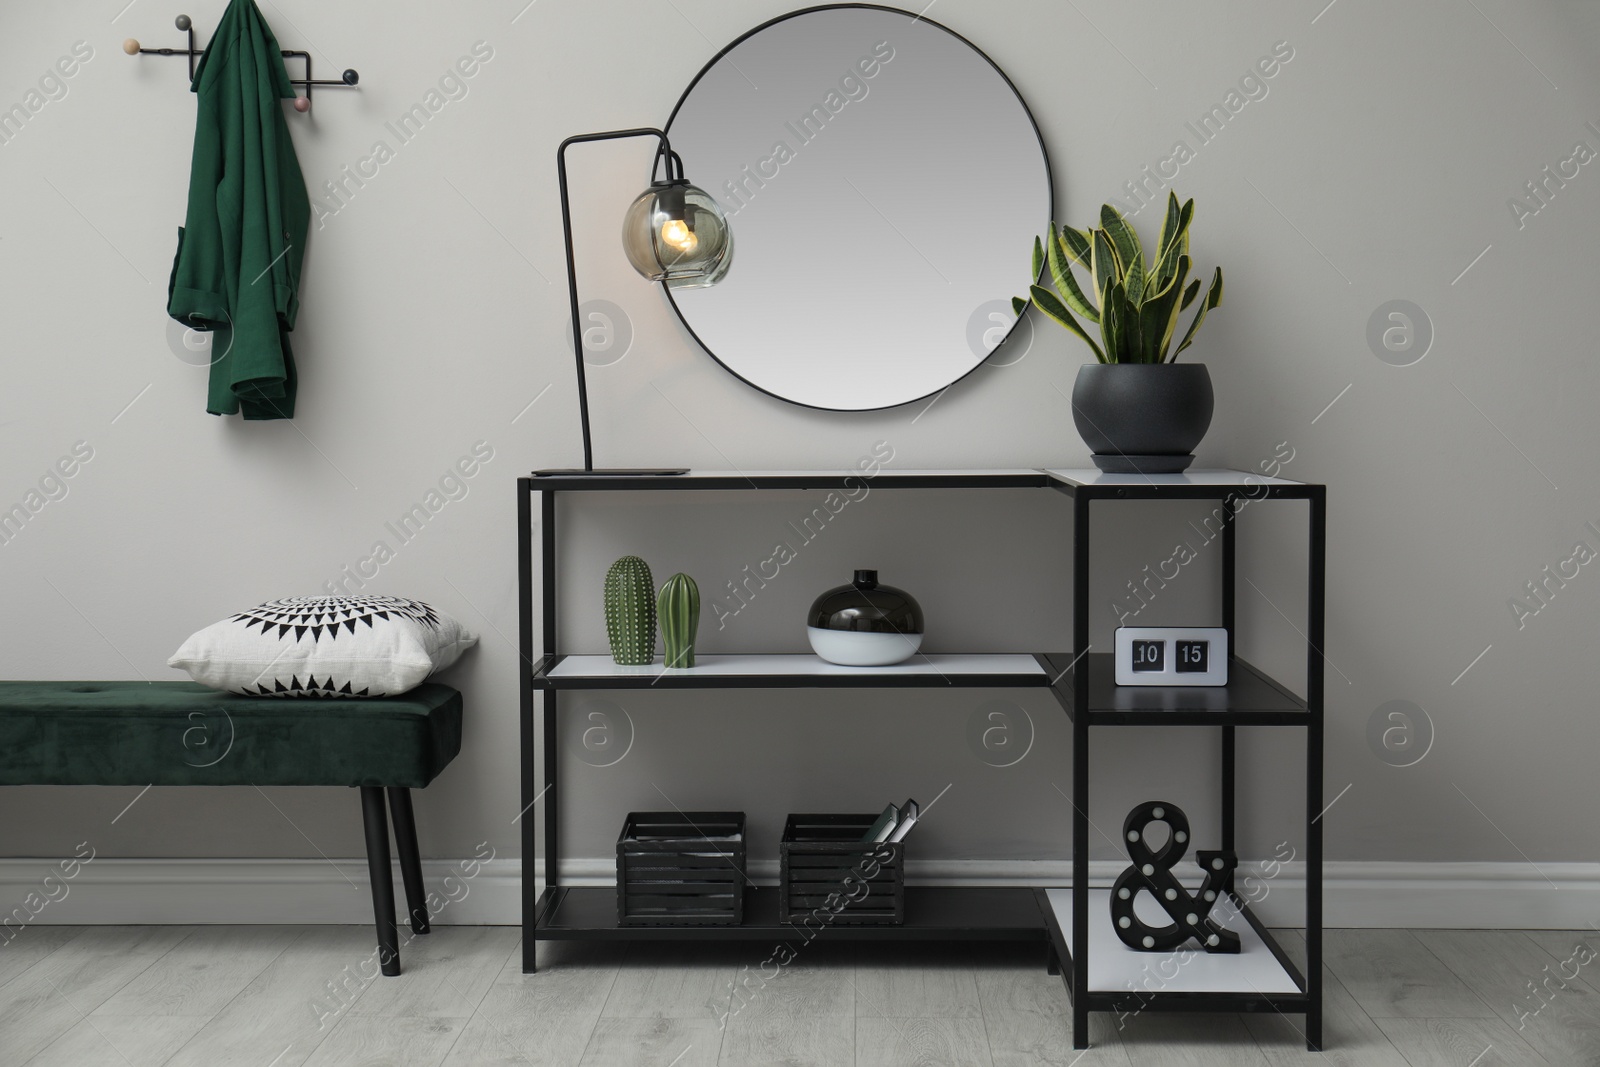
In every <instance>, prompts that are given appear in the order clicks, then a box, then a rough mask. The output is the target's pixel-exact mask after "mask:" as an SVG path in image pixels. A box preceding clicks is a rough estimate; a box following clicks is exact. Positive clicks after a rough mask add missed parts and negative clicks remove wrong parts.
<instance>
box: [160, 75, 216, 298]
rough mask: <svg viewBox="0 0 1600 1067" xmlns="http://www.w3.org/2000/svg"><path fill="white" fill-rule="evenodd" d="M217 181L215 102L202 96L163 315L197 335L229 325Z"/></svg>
mask: <svg viewBox="0 0 1600 1067" xmlns="http://www.w3.org/2000/svg"><path fill="white" fill-rule="evenodd" d="M221 180H222V131H221V129H220V127H219V125H218V122H217V113H216V101H215V100H214V99H213V98H210V97H205V96H202V97H201V98H200V101H199V115H198V119H197V121H196V123H195V134H194V155H193V158H192V159H191V161H190V164H189V208H188V212H187V214H186V215H185V218H184V224H183V225H182V226H180V227H179V228H178V252H177V255H176V256H175V257H173V261H172V277H171V279H170V280H169V282H168V284H167V314H169V315H171V316H172V317H173V318H175V319H177V320H178V321H179V322H181V323H183V324H184V325H185V326H190V327H193V328H195V329H199V330H211V329H215V328H217V327H218V326H227V325H228V324H229V323H230V319H229V316H228V293H227V281H226V278H225V276H224V274H223V268H222V229H221V224H220V221H219V219H218V217H217V185H218V183H219V182H221Z"/></svg>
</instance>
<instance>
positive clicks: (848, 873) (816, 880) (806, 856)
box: [778, 814, 906, 925]
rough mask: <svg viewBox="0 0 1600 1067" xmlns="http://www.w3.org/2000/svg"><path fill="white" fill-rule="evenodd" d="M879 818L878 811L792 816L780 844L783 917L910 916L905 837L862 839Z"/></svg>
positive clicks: (894, 919) (853, 919)
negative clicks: (872, 812) (900, 838)
mask: <svg viewBox="0 0 1600 1067" xmlns="http://www.w3.org/2000/svg"><path fill="white" fill-rule="evenodd" d="M877 821H878V816H877V815H875V814H874V815H791V816H789V818H788V820H787V821H786V822H785V823H784V826H783V840H782V841H781V842H780V843H779V845H778V866H779V881H778V917H779V918H780V919H781V920H782V921H784V922H787V923H801V922H807V921H809V920H813V919H814V920H815V921H818V922H821V923H823V924H828V923H862V924H871V923H876V924H888V925H898V924H900V923H902V922H904V921H905V914H906V879H905V843H904V842H903V841H900V842H895V843H893V844H890V843H888V842H881V843H879V842H872V841H863V840H861V835H863V834H865V833H866V832H867V831H868V830H870V829H871V828H872V825H873V824H874V823H875V822H877ZM869 876H870V877H869ZM841 902H842V903H843V906H842V907H841V906H840V904H841Z"/></svg>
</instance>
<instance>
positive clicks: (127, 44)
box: [122, 37, 139, 56]
mask: <svg viewBox="0 0 1600 1067" xmlns="http://www.w3.org/2000/svg"><path fill="white" fill-rule="evenodd" d="M122 50H123V51H124V52H126V53H128V54H129V55H130V56H136V55H138V54H139V42H138V41H136V40H134V39H133V38H132V37H129V38H128V39H127V40H126V41H123V42H122Z"/></svg>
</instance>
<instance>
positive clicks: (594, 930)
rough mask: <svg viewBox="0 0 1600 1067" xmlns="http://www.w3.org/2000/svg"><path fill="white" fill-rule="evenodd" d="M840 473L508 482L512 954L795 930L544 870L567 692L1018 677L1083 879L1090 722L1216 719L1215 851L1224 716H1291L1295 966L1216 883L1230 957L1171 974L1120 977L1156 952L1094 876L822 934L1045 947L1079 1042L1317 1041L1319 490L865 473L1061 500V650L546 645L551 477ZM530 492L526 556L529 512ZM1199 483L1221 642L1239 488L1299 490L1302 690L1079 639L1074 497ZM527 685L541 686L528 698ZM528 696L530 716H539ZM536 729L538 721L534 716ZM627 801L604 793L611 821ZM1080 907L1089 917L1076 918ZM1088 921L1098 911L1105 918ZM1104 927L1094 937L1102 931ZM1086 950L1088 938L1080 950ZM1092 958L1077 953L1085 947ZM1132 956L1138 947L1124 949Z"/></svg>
mask: <svg viewBox="0 0 1600 1067" xmlns="http://www.w3.org/2000/svg"><path fill="white" fill-rule="evenodd" d="M861 477H862V476H861V475H859V474H856V473H854V472H849V471H836V472H830V471H753V472H735V471H691V472H690V473H688V474H686V475H678V476H665V477H664V476H654V475H640V476H615V475H606V476H592V475H585V474H581V473H579V474H548V475H535V476H530V477H525V478H519V479H518V480H517V502H518V532H519V536H518V578H519V582H520V601H519V611H520V620H519V621H520V637H521V640H520V651H521V655H522V663H521V670H520V675H521V736H522V805H521V810H522V812H523V813H524V815H527V814H528V813H529V812H531V810H532V808H533V806H534V804H535V802H536V801H538V800H539V799H540V798H541V797H542V798H543V801H544V805H545V807H544V858H545V888H544V889H543V891H539V890H538V888H537V886H536V885H535V882H534V879H533V877H532V865H531V863H529V865H528V867H527V871H526V873H525V874H524V877H523V971H524V973H533V972H534V971H535V969H536V964H537V945H538V942H539V941H543V940H640V941H692V940H711V939H716V940H759V941H768V940H772V939H780V940H781V939H783V938H785V937H792V936H794V934H795V929H796V928H795V927H793V926H791V925H789V924H787V923H784V922H781V921H780V920H779V918H778V890H777V888H776V887H770V886H753V887H751V888H749V889H748V890H747V896H746V901H745V920H744V922H743V923H742V924H741V925H738V926H659V927H641V926H623V925H622V924H621V923H619V922H618V918H617V908H616V892H615V890H613V889H611V888H608V887H581V886H565V885H563V884H562V883H561V877H560V867H559V859H560V823H559V810H560V809H559V798H560V790H559V782H560V767H559V760H558V758H557V757H558V754H559V752H560V747H559V743H558V742H559V737H558V719H559V715H558V710H559V701H560V695H561V693H563V692H566V691H570V690H586V689H587V690H597V689H598V690H639V691H644V690H649V689H704V690H714V689H762V688H767V689H772V688H781V689H815V688H918V687H926V688H933V687H938V688H945V687H949V686H964V687H972V688H1010V687H1032V688H1040V689H1045V690H1047V691H1049V692H1050V693H1051V694H1052V695H1053V696H1054V697H1055V699H1056V700H1057V702H1058V703H1059V704H1060V705H1061V707H1062V708H1063V709H1064V710H1065V711H1066V713H1067V715H1068V716H1069V717H1070V719H1071V721H1072V724H1073V798H1072V800H1073V806H1074V809H1075V810H1074V817H1073V827H1072V829H1073V833H1072V859H1073V885H1074V886H1087V885H1088V883H1089V877H1088V875H1089V824H1088V809H1089V766H1090V758H1089V752H1090V743H1091V731H1090V727H1097V726H1144V727H1148V726H1163V725H1185V726H1217V727H1219V728H1220V729H1221V734H1222V766H1221V797H1220V800H1221V812H1222V820H1221V821H1222V842H1221V847H1222V848H1224V849H1232V848H1234V781H1235V735H1236V731H1237V729H1238V727H1240V726H1298V727H1300V728H1303V729H1304V730H1305V731H1306V856H1305V860H1306V955H1307V962H1308V967H1307V972H1308V973H1307V974H1305V975H1302V974H1301V973H1300V972H1299V970H1298V969H1297V968H1296V967H1295V966H1294V964H1293V963H1292V962H1291V961H1290V960H1289V959H1288V957H1287V956H1286V955H1285V954H1284V953H1283V951H1282V949H1281V948H1280V947H1279V946H1278V945H1277V943H1276V942H1275V941H1274V940H1273V938H1272V936H1271V934H1270V933H1269V932H1268V931H1267V930H1266V929H1265V928H1264V927H1263V926H1262V925H1261V923H1260V922H1259V920H1258V919H1257V918H1256V917H1255V916H1254V915H1253V914H1252V913H1251V911H1250V909H1249V906H1248V902H1247V901H1245V900H1243V899H1242V898H1240V897H1239V896H1238V895H1237V894H1236V893H1235V892H1234V888H1233V885H1232V882H1231V880H1230V882H1229V883H1228V885H1227V889H1226V891H1227V893H1228V894H1229V895H1230V896H1231V897H1232V898H1233V900H1234V902H1235V904H1236V906H1237V907H1238V910H1239V915H1240V916H1241V919H1240V920H1238V921H1236V922H1235V924H1234V927H1235V929H1236V930H1237V932H1239V933H1240V935H1241V937H1242V939H1243V940H1244V943H1245V950H1244V952H1242V953H1241V954H1240V955H1238V956H1202V958H1201V959H1199V960H1197V962H1202V963H1204V964H1205V966H1203V967H1201V966H1191V967H1189V968H1186V969H1184V970H1182V971H1180V973H1179V975H1178V977H1177V978H1176V979H1174V980H1173V981H1172V982H1171V983H1170V985H1169V987H1168V988H1162V989H1156V990H1150V989H1148V988H1146V987H1143V986H1141V987H1137V988H1136V987H1135V986H1134V985H1133V984H1132V983H1133V980H1135V979H1137V978H1138V976H1139V974H1140V965H1142V964H1143V963H1145V962H1147V961H1149V960H1151V959H1153V958H1155V957H1154V956H1152V955H1150V954H1144V953H1134V952H1131V951H1130V950H1127V949H1126V948H1125V947H1124V946H1122V945H1121V944H1120V942H1118V941H1117V940H1116V938H1115V935H1114V934H1113V933H1112V931H1111V928H1110V918H1109V908H1108V905H1107V902H1106V900H1105V893H1106V891H1105V890H1093V889H1091V890H1089V891H1088V892H1085V893H1075V892H1074V891H1072V890H1070V889H1045V888H1037V889H1035V888H1012V887H967V886H963V887H953V886H926V885H908V886H907V887H906V897H905V900H906V906H905V922H904V924H903V925H899V926H887V925H884V926H873V925H844V924H838V925H835V926H832V927H830V928H829V929H828V931H827V933H826V935H825V936H827V937H829V938H833V939H838V940H920V941H954V940H972V941H1001V940H1004V941H1014V942H1030V943H1037V944H1039V945H1040V946H1042V947H1044V948H1045V950H1046V958H1047V964H1048V966H1049V967H1050V970H1051V972H1052V973H1055V971H1056V970H1057V968H1058V967H1059V968H1060V970H1061V973H1062V977H1063V981H1064V982H1065V984H1066V987H1067V992H1068V995H1069V996H1070V998H1071V1000H1072V1014H1073V1036H1074V1043H1075V1045H1076V1047H1078V1048H1087V1047H1088V1033H1089V1030H1088V1013H1089V1012H1090V1011H1113V1012H1130V1013H1131V1012H1135V1011H1152V1010H1165V1011H1174V1010H1175V1011H1226V1012H1240V1011H1278V1012H1286V1013H1296V1014H1299V1013H1303V1014H1304V1015H1305V1018H1306V1036H1307V1047H1308V1048H1310V1049H1313V1050H1315V1049H1319V1048H1320V1047H1321V1004H1322V990H1321V960H1322V931H1321V925H1322V894H1321V878H1322V838H1321V824H1320V821H1319V820H1320V816H1321V811H1322V803H1321V797H1322V656H1321V651H1320V650H1321V647H1322V627H1323V584H1324V530H1325V490H1324V488H1323V487H1322V486H1319V485H1308V484H1305V483H1301V482H1292V481H1288V480H1286V479H1281V478H1268V477H1265V476H1262V475H1252V474H1247V473H1245V472H1242V471H1193V472H1189V473H1187V474H1181V475H1149V476H1141V475H1108V474H1102V473H1100V472H1098V471H1068V470H1031V469H1017V470H985V471H974V470H945V471H889V470H883V471H881V472H880V473H878V474H877V475H875V476H873V477H872V478H871V479H870V483H871V486H872V488H873V489H874V490H877V489H945V490H980V489H1027V488H1031V489H1039V490H1043V491H1048V492H1054V493H1059V494H1061V495H1062V496H1064V497H1065V498H1067V499H1068V500H1070V502H1071V506H1072V516H1071V530H1072V546H1073V547H1072V552H1073V592H1074V595H1073V605H1072V610H1073V615H1072V634H1073V648H1072V649H1071V650H1069V651H1066V652H1041V651H1029V652H1025V653H1013V654H983V655H976V654H971V655H961V654H932V655H919V656H917V657H915V658H913V659H912V660H911V661H909V662H907V663H903V664H897V665H894V666H890V667H840V666H835V665H833V664H828V663H825V662H823V661H821V660H819V659H818V658H817V657H815V656H812V655H809V654H767V655H701V656H699V657H697V663H696V666H694V667H693V668H690V669H688V670H673V671H665V670H663V669H662V668H661V667H660V666H646V667H636V666H635V667H629V666H618V665H617V664H616V663H614V662H613V661H612V659H611V657H610V656H609V655H569V654H565V653H563V652H561V651H560V650H558V649H557V647H556V644H557V642H556V633H557V618H556V590H557V583H558V581H559V578H558V573H557V572H558V568H557V558H558V557H557V547H558V546H557V543H556V536H555V534H556V518H557V511H558V501H559V499H560V497H561V495H562V494H564V493H593V492H630V493H632V492H646V493H655V492H688V491H705V490H727V491H740V490H752V489H754V490H829V489H847V488H850V487H851V485H852V484H854V483H855V482H858V481H859V480H860V479H861ZM536 496H537V498H538V507H539V513H538V514H539V530H540V537H539V541H540V544H539V550H538V559H537V562H536V561H535V555H534V544H533V540H534V538H533V532H532V531H533V522H534V510H533V509H534V503H535V499H534V498H535V497H536ZM1116 500H1215V501H1217V502H1218V505H1219V511H1220V512H1221V515H1222V520H1221V523H1220V526H1221V541H1222V544H1221V548H1222V554H1221V562H1222V570H1223V592H1222V612H1221V614H1222V625H1223V626H1224V627H1225V628H1226V629H1227V630H1228V633H1229V650H1230V652H1232V651H1233V650H1234V649H1235V647H1236V646H1235V644H1234V642H1233V630H1234V583H1235V522H1236V518H1235V517H1236V515H1237V514H1238V513H1239V511H1240V510H1241V509H1242V507H1243V505H1244V503H1245V502H1247V501H1248V502H1254V501H1257V500H1304V501H1307V502H1308V503H1309V521H1308V527H1309V545H1310V569H1309V573H1310V589H1309V599H1308V613H1307V614H1308V618H1307V625H1306V629H1305V631H1304V633H1305V636H1306V640H1307V646H1308V648H1307V674H1306V679H1307V681H1306V694H1305V696H1304V697H1299V696H1295V695H1294V694H1293V693H1292V692H1290V690H1289V689H1287V688H1286V687H1284V686H1282V685H1280V684H1279V683H1277V682H1276V681H1274V680H1273V679H1271V678H1270V677H1268V676H1267V675H1266V674H1265V673H1263V672H1262V671H1260V670H1258V669H1257V668H1255V667H1254V666H1252V665H1251V664H1249V663H1247V662H1246V661H1244V660H1243V659H1240V658H1239V657H1237V656H1230V662H1229V684H1228V685H1226V686H1222V687H1217V688H1207V689H1195V688H1184V687H1170V688H1168V687H1141V688H1136V689H1135V688H1121V687H1118V686H1116V685H1115V679H1114V665H1113V663H1112V657H1111V655H1110V654H1108V653H1101V652H1095V651H1092V650H1091V647H1090V639H1089V574H1090V543H1089V512H1090V505H1091V504H1092V503H1094V502H1096V501H1116ZM536 566H537V567H538V568H539V574H540V576H541V578H542V597H540V600H541V601H542V603H541V604H540V605H539V621H540V623H541V626H540V628H539V629H540V633H541V635H542V637H541V640H540V642H538V645H539V647H538V648H537V649H536V647H535V646H536V642H535V626H534V622H535V610H536V607H535V597H534V574H535V567H536ZM535 693H542V694H543V701H542V704H543V707H542V709H536V706H535ZM541 712H542V713H541ZM541 727H542V729H541ZM541 738H542V746H543V786H542V788H541V787H540V786H539V782H538V780H537V776H536V768H535V762H536V761H535V751H536V741H539V740H541ZM623 814H625V813H624V812H623V811H621V810H619V811H618V813H617V815H618V819H619V820H620V819H621V817H622V815H623ZM521 827H522V854H523V856H524V857H525V858H526V859H528V860H531V858H532V857H533V856H534V855H535V853H536V842H535V833H534V830H535V820H534V819H532V818H531V817H530V818H523V819H521ZM1092 917H1093V918H1092ZM1101 927H1104V929H1103V930H1102V929H1101ZM1107 937H1109V939H1110V940H1109V943H1108V942H1107V941H1106V938H1107ZM1091 950H1092V951H1091ZM1091 956H1093V960H1092V962H1091ZM1129 957H1134V959H1131V960H1130V959H1129Z"/></svg>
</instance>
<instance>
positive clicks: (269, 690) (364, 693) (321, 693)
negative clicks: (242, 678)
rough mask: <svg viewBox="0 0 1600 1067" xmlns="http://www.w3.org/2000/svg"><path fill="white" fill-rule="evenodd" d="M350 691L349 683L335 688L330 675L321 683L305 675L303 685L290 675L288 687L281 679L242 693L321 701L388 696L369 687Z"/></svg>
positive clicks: (244, 690)
mask: <svg viewBox="0 0 1600 1067" xmlns="http://www.w3.org/2000/svg"><path fill="white" fill-rule="evenodd" d="M352 690H353V687H352V686H351V684H350V683H349V682H345V683H344V685H342V686H335V685H334V679H333V675H331V674H330V675H328V677H327V678H326V679H325V680H323V681H321V682H319V681H317V677H316V675H314V674H313V675H307V676H306V680H305V681H304V682H303V683H302V682H301V681H300V676H299V675H297V674H291V675H290V676H289V684H288V685H284V684H283V681H282V679H273V682H272V685H271V686H266V685H261V684H257V686H256V688H255V689H254V690H252V689H251V688H250V687H249V686H245V687H244V689H243V690H242V692H243V694H244V695H245V696H252V697H257V696H259V697H321V698H323V699H327V698H330V697H381V696H388V694H387V693H374V692H372V690H371V688H370V687H363V688H362V690H361V691H360V692H359V693H357V692H353V691H352Z"/></svg>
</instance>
